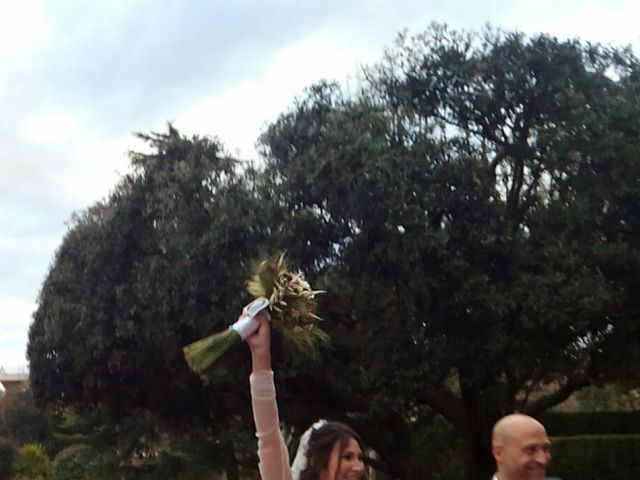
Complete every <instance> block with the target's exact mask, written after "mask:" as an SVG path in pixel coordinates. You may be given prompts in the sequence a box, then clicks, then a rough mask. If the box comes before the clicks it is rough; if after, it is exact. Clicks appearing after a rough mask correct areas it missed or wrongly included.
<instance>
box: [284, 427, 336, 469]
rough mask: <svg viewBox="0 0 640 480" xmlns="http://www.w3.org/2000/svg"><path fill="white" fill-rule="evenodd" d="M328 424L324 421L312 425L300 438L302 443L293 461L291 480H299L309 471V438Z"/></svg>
mask: <svg viewBox="0 0 640 480" xmlns="http://www.w3.org/2000/svg"><path fill="white" fill-rule="evenodd" d="M326 424H327V421H326V420H324V419H322V420H318V421H317V422H316V423H314V424H313V425H311V426H310V427H309V428H308V429H307V430H306V431H305V432H304V433H303V434H302V436H301V437H300V443H299V444H298V451H297V452H296V456H295V458H294V459H293V465H291V478H292V479H293V480H299V478H300V474H301V473H302V472H304V471H305V470H306V469H307V465H308V463H309V458H308V457H307V453H308V452H309V438H311V433H312V432H313V431H314V430H319V429H320V428H322V427H324V426H325V425H326Z"/></svg>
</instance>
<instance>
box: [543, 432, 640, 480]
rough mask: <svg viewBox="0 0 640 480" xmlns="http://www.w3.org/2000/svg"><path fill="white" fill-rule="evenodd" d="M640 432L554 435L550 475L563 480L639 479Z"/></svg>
mask: <svg viewBox="0 0 640 480" xmlns="http://www.w3.org/2000/svg"><path fill="white" fill-rule="evenodd" d="M639 452H640V435H584V436H581V437H555V438H551V455H552V460H551V466H550V468H549V471H548V475H549V476H553V477H559V478H561V479H562V480H585V479H588V480H627V479H628V480H631V479H640V453H639Z"/></svg>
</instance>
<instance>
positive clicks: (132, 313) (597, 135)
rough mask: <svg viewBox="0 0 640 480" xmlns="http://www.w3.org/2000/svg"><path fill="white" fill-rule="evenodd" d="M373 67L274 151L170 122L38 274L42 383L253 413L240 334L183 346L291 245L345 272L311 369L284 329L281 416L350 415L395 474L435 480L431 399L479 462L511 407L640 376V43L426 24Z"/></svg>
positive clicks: (214, 411) (470, 461) (294, 253)
mask: <svg viewBox="0 0 640 480" xmlns="http://www.w3.org/2000/svg"><path fill="white" fill-rule="evenodd" d="M365 78H366V80H365V81H364V84H363V85H362V90H361V91H360V92H359V93H358V94H356V95H350V94H345V93H343V92H342V90H341V89H340V87H339V86H338V85H336V84H332V83H320V84H317V85H314V86H312V87H310V88H309V89H308V90H307V91H306V93H305V95H303V96H302V97H301V98H299V99H297V100H296V102H295V103H294V105H293V106H292V107H291V108H290V109H289V110H288V111H287V112H285V113H283V114H282V115H281V116H280V118H279V119H278V120H277V121H275V122H274V123H273V124H271V125H270V126H269V127H268V128H267V129H266V130H265V132H264V133H263V135H262V136H261V138H260V140H259V145H260V150H261V155H262V157H263V162H264V165H263V166H262V167H261V168H259V169H258V168H255V167H254V166H250V165H249V166H246V167H245V168H240V167H241V166H240V165H239V164H238V162H237V161H235V160H233V159H231V158H229V157H228V156H227V155H224V154H223V152H222V149H221V146H220V145H219V144H218V143H217V142H216V141H214V140H211V139H207V138H198V137H194V138H191V139H188V138H185V137H183V136H181V135H180V134H179V133H178V132H176V131H175V129H173V128H172V127H170V128H169V131H168V133H166V134H152V135H149V136H143V138H144V139H145V140H147V141H149V142H150V143H151V145H152V146H153V147H154V150H155V151H154V153H152V154H149V155H141V154H134V155H133V156H132V164H133V166H134V172H133V173H132V174H130V175H127V176H125V177H124V178H123V179H122V181H121V182H120V183H119V184H118V186H117V187H116V189H115V190H114V193H113V194H112V195H111V196H110V197H109V198H108V199H107V200H106V201H104V202H100V203H98V204H96V205H95V206H93V207H91V208H89V209H87V210H86V211H85V212H83V213H81V214H79V215H77V216H76V217H75V218H74V221H73V224H72V226H71V227H70V230H69V232H68V234H67V236H66V237H65V239H64V241H63V244H62V245H61V247H60V249H59V251H58V252H57V254H56V257H55V260H54V263H53V266H52V268H51V271H50V272H49V275H48V277H47V279H46V280H45V283H44V285H43V288H42V292H41V295H40V300H39V308H38V310H37V312H36V314H35V317H34V323H33V325H32V327H31V331H30V336H29V352H28V354H29V358H30V361H31V375H32V384H33V389H34V393H35V394H36V397H37V398H39V399H40V400H41V401H45V402H61V403H67V404H69V403H76V402H85V403H92V402H95V403H101V404H104V405H108V406H110V407H111V408H113V409H115V410H121V411H127V410H128V409H130V408H133V407H135V406H144V407H147V408H152V409H154V410H155V411H158V412H161V413H163V414H165V415H167V416H169V417H172V416H173V417H177V418H178V419H180V420H182V421H186V419H187V418H189V417H194V416H195V417H199V418H201V419H202V418H205V419H206V418H208V419H210V420H213V419H215V422H216V425H219V426H221V425H224V424H225V423H224V422H225V421H226V420H229V419H231V418H233V417H234V416H235V415H240V416H242V418H245V419H248V418H249V411H248V405H249V399H248V397H247V392H246V385H244V384H246V382H244V381H242V382H238V381H237V379H238V378H239V377H243V376H244V375H245V374H246V373H247V370H246V369H244V368H245V367H244V365H247V364H248V361H246V360H241V359H240V358H241V357H242V353H245V352H239V351H238V352H235V353H232V354H231V358H229V359H228V363H226V364H225V365H230V364H231V363H232V362H235V364H236V365H237V367H236V370H235V371H233V370H230V369H228V368H227V369H225V368H221V372H220V376H219V378H216V379H214V380H213V381H212V382H211V384H209V385H207V386H204V385H201V384H200V382H199V380H198V379H197V378H196V377H195V376H194V375H192V374H190V372H188V371H187V368H186V364H185V362H184V361H183V359H182V358H181V351H180V348H181V346H182V345H184V344H186V343H188V342H190V341H192V340H193V339H195V338H198V336H203V335H204V334H208V333H211V331H212V330H214V329H220V328H221V326H222V325H224V324H226V323H229V322H230V321H231V320H232V319H233V317H234V316H235V314H236V312H237V311H238V310H239V308H240V306H241V305H242V303H243V299H246V297H245V298H243V296H242V293H241V292H242V290H243V282H244V280H245V279H246V278H247V265H248V262H249V261H250V260H255V259H256V258H259V257H260V256H261V255H266V254H267V253H271V252H274V251H276V250H280V249H281V250H285V251H287V252H288V254H289V255H290V257H291V258H292V260H293V263H294V264H296V265H298V266H299V267H300V268H301V269H302V271H303V272H304V273H305V274H306V275H307V277H308V278H309V279H310V280H312V283H313V284H314V287H317V288H324V289H326V290H327V292H328V293H327V294H326V295H324V296H322V297H321V299H320V311H321V315H322V317H323V318H325V320H326V324H325V325H326V326H325V325H323V329H325V330H326V331H328V332H329V333H330V335H331V336H332V339H333V343H332V347H331V348H330V349H327V350H325V351H323V353H322V356H321V358H320V360H319V361H317V362H311V363H303V362H300V361H299V360H297V359H295V358H290V357H288V356H287V355H286V352H282V351H281V350H280V349H279V348H278V346H277V345H276V352H275V353H276V356H277V365H278V367H277V369H278V376H277V381H278V396H279V404H280V407H281V416H282V418H283V419H284V420H285V422H287V423H289V424H290V425H292V426H294V427H302V426H303V425H308V423H309V422H310V421H312V420H314V419H315V418H317V417H319V416H325V417H326V416H329V417H332V418H337V419H343V420H345V421H347V422H349V423H351V424H352V425H353V426H354V427H355V428H356V429H357V430H358V431H359V432H361V433H362V434H363V437H364V438H365V440H366V441H367V443H368V444H369V445H370V446H372V447H373V448H374V449H375V450H376V451H377V452H378V454H379V460H380V462H379V467H380V468H382V469H384V470H386V471H388V472H390V473H393V475H394V476H400V477H402V478H406V479H409V478H431V474H432V473H433V472H429V471H428V468H427V467H420V466H418V465H417V464H415V463H412V462H411V457H410V452H411V451H412V441H413V440H412V439H413V438H414V437H413V434H414V433H415V429H416V427H419V426H420V425H423V424H424V423H425V422H428V421H430V419H431V418H432V416H433V412H437V413H439V414H440V415H442V416H443V417H445V418H446V419H447V420H449V421H450V422H451V424H453V425H454V426H455V427H456V429H457V431H458V432H459V433H460V435H461V438H462V439H463V441H464V446H465V455H464V458H465V461H466V462H467V465H466V467H467V468H466V471H467V478H468V479H476V478H488V476H489V475H490V473H491V470H492V468H493V466H492V462H491V458H490V454H489V448H488V441H489V432H490V429H491V426H492V424H493V422H494V421H495V420H496V419H497V418H498V417H499V416H501V415H503V414H505V413H507V412H511V411H514V410H519V411H523V412H526V413H530V414H533V415H535V414H538V413H540V412H542V411H543V410H545V409H548V408H550V407H552V406H553V405H556V404H557V403H559V402H561V401H563V400H564V399H566V398H567V397H568V396H569V395H571V394H572V393H573V392H575V391H576V390H578V389H580V388H582V387H584V386H586V385H589V384H597V383H599V382H601V381H602V380H603V379H605V378H606V379H608V380H611V379H615V378H625V377H626V378H628V377H629V376H631V375H632V373H633V371H634V369H635V368H637V366H638V363H637V362H638V352H639V351H640V348H639V347H640V345H638V343H637V341H636V340H635V339H636V338H640V335H638V326H637V322H636V318H637V316H638V311H639V310H638V307H639V305H638V299H639V298H640V295H639V294H640V292H639V291H638V288H639V287H638V286H637V282H636V281H635V279H636V278H637V276H638V273H639V271H640V256H639V250H638V242H637V240H636V239H637V238H638V234H639V233H640V232H639V227H640V221H639V220H640V218H639V215H640V208H639V207H640V188H639V187H640V162H639V158H638V157H639V152H640V150H639V148H638V147H639V146H640V115H639V114H640V96H639V95H638V94H639V93H640V68H639V63H638V59H637V58H636V57H635V56H634V55H633V53H632V52H631V51H630V50H628V49H618V48H611V47H604V46H601V45H594V44H589V43H586V44H585V43H582V42H580V41H578V40H567V41H561V40H558V39H556V38H553V37H549V36H547V35H536V36H533V37H531V38H528V37H525V36H524V35H522V34H519V33H505V32H501V31H495V30H491V29H488V30H486V31H484V32H482V33H480V34H476V33H465V32H455V31H451V30H449V29H448V28H446V27H443V26H439V25H433V26H432V27H431V28H430V29H428V30H427V31H426V32H425V33H424V34H421V35H417V36H415V37H409V36H406V35H401V36H400V37H399V40H398V44H397V45H396V46H395V47H394V48H393V49H391V50H389V51H388V52H387V54H386V55H385V58H384V60H383V61H382V62H381V63H380V64H378V65H374V66H372V67H369V68H366V69H365ZM245 357H246V355H245ZM622 359H624V362H622ZM243 362H244V363H243ZM243 369H244V370H243ZM239 384H243V385H239ZM248 425H251V424H250V423H249V424H248ZM246 428H247V430H250V429H251V428H250V427H249V426H247V427H246ZM218 431H220V430H218ZM425 468H427V469H426V470H425Z"/></svg>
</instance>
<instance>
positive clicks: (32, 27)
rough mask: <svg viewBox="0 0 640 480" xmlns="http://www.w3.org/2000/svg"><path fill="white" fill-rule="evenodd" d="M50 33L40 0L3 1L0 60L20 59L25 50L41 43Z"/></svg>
mask: <svg viewBox="0 0 640 480" xmlns="http://www.w3.org/2000/svg"><path fill="white" fill-rule="evenodd" d="M49 34H50V29H49V26H48V25H47V23H46V21H45V19H44V17H43V15H42V11H41V9H40V2H38V1H36V0H20V1H18V2H3V4H2V15H0V60H2V61H5V62H6V61H8V60H12V61H16V60H17V61H20V57H24V55H25V52H26V51H28V50H30V49H32V48H33V47H35V46H37V45H39V44H42V43H43V42H45V40H46V39H47V38H48V36H49Z"/></svg>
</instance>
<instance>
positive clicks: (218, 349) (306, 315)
mask: <svg viewBox="0 0 640 480" xmlns="http://www.w3.org/2000/svg"><path fill="white" fill-rule="evenodd" d="M247 291H248V292H249V293H250V294H251V295H253V296H254V297H255V300H254V301H252V302H251V303H250V304H248V305H247V306H245V308H244V309H243V311H242V315H241V316H240V318H239V319H238V320H237V321H236V322H235V323H234V324H233V325H231V326H230V327H229V329H228V330H225V331H224V332H221V333H217V334H214V335H210V336H208V337H205V338H203V339H201V340H198V341H196V342H194V343H192V344H190V345H187V346H186V347H184V348H183V351H184V355H185V358H186V359H187V362H188V363H189V366H190V367H191V369H192V370H193V371H194V372H196V373H197V374H198V375H200V376H202V377H204V378H206V377H207V372H208V371H209V369H210V368H211V367H212V365H213V364H214V362H215V361H216V360H217V359H218V358H220V356H221V355H222V354H223V353H224V352H226V351H227V350H228V349H229V348H231V347H232V346H233V345H235V344H237V343H241V342H242V341H243V340H245V339H247V338H248V337H249V336H250V335H251V334H253V332H255V331H256V329H257V328H258V325H259V323H258V321H257V320H256V319H255V318H254V317H255V315H257V314H258V313H259V312H260V311H261V310H263V309H265V308H268V309H269V312H270V313H271V321H272V323H273V326H274V328H278V329H279V330H280V331H281V332H282V334H283V338H284V340H285V342H287V343H288V344H290V345H291V346H292V347H294V348H295V349H296V350H298V351H299V352H301V353H304V354H306V355H310V356H314V355H316V354H317V353H318V349H319V347H320V345H321V344H324V343H328V342H329V336H328V335H327V333H326V332H324V331H322V329H320V327H319V326H318V323H319V322H320V321H322V319H321V318H320V317H318V315H316V300H315V297H316V295H318V294H320V293H324V292H322V291H320V290H312V289H311V286H310V285H309V283H307V282H306V281H305V280H304V279H303V278H302V275H301V274H300V273H293V272H291V271H289V270H288V267H287V264H286V262H285V258H284V254H282V255H280V257H279V258H278V259H277V260H265V261H263V262H262V263H260V265H259V267H258V268H257V271H256V272H255V273H254V274H253V275H252V277H251V279H250V280H249V281H248V282H247Z"/></svg>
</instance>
